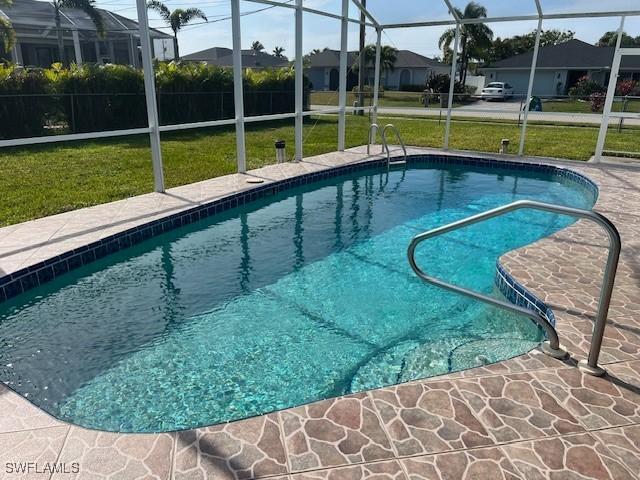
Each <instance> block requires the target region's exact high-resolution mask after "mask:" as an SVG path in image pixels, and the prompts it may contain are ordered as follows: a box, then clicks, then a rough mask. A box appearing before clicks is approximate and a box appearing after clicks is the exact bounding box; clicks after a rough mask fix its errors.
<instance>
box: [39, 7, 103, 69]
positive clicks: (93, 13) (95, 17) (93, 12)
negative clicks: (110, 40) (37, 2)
mask: <svg viewBox="0 0 640 480" xmlns="http://www.w3.org/2000/svg"><path fill="white" fill-rule="evenodd" d="M95 3H96V2H95V0H53V1H52V2H51V4H52V5H53V9H54V12H55V13H54V15H55V21H56V32H57V36H58V61H59V62H63V63H64V62H65V61H66V58H65V55H64V38H63V37H62V17H61V13H60V11H61V10H62V9H63V8H76V9H78V10H82V11H83V12H84V13H86V14H87V15H89V18H90V19H91V21H92V22H93V24H94V25H95V26H96V31H97V33H98V36H99V37H102V36H104V21H103V20H102V15H101V14H100V11H99V10H98V9H97V8H96V6H95Z"/></svg>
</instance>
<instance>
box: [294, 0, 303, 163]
mask: <svg viewBox="0 0 640 480" xmlns="http://www.w3.org/2000/svg"><path fill="white" fill-rule="evenodd" d="M295 15H296V60H295V73H296V78H295V85H296V125H295V139H296V153H295V159H296V161H297V162H299V161H301V160H302V132H303V122H302V110H303V108H304V102H303V99H304V70H303V65H302V0H296V13H295Z"/></svg>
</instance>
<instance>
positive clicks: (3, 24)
mask: <svg viewBox="0 0 640 480" xmlns="http://www.w3.org/2000/svg"><path fill="white" fill-rule="evenodd" d="M12 4H13V2H12V0H0V7H10V6H11V5H12ZM15 43H16V32H15V31H14V30H13V25H11V20H9V19H8V18H5V17H0V45H2V47H3V48H4V51H5V52H9V50H11V49H12V48H13V46H14V45H15Z"/></svg>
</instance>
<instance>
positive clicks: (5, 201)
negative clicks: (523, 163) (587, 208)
mask: <svg viewBox="0 0 640 480" xmlns="http://www.w3.org/2000/svg"><path fill="white" fill-rule="evenodd" d="M380 121H381V123H383V122H384V123H388V122H390V121H391V122H393V123H394V124H395V125H396V126H397V127H398V128H399V130H400V132H401V133H402V135H403V138H404V140H405V142H406V143H407V144H409V145H416V146H426V147H440V146H442V140H443V137H444V122H441V123H439V122H438V121H437V120H436V119H424V118H407V117H395V118H381V119H380ZM367 127H368V119H367V118H366V117H358V116H353V115H349V116H347V145H348V146H356V145H362V144H364V143H365V142H366V137H367ZM337 130H338V129H337V117H336V116H323V117H311V118H310V119H308V121H307V123H306V124H305V131H304V141H305V144H304V145H305V146H304V148H305V156H311V155H316V154H320V153H326V152H330V151H334V150H335V149H336V142H337ZM527 132H528V133H527V144H526V145H527V146H526V153H527V154H529V155H541V156H551V157H561V158H570V159H575V160H587V159H589V158H590V157H591V155H593V152H594V150H595V144H596V139H597V135H598V130H597V128H595V127H568V126H543V125H530V126H529V128H528V130H527ZM293 137H294V131H293V120H291V121H281V122H270V123H267V124H265V123H262V124H257V123H256V124H248V125H247V126H246V144H247V157H248V167H249V168H250V169H253V168H257V167H260V166H263V165H267V164H270V163H273V162H274V161H275V154H274V146H273V142H274V141H275V140H277V139H284V140H286V142H287V150H288V154H289V156H291V155H292V154H293V143H294V138H293ZM502 138H509V139H510V140H511V144H512V151H513V152H515V151H516V150H517V145H518V141H519V129H518V127H517V126H516V125H513V124H501V123H486V122H472V121H454V122H453V123H452V130H451V147H452V148H455V149H461V150H479V151H485V152H496V151H497V150H498V146H499V143H500V140H501V139H502ZM606 148H607V149H609V150H622V151H636V152H637V151H640V135H638V131H637V130H623V132H622V133H616V132H615V131H613V130H611V131H610V133H609V136H608V137H607V145H606ZM162 151H163V160H164V169H165V178H166V184H167V187H168V188H170V187H175V186H178V185H184V184H187V183H192V182H196V181H200V180H204V179H207V178H212V177H216V176H220V175H226V174H229V173H233V172H235V169H236V165H235V131H234V129H233V128H232V127H224V128H209V129H198V130H191V131H181V132H171V133H165V134H162ZM152 190H153V178H152V171H151V155H150V152H149V142H148V137H147V136H146V135H141V136H135V137H121V138H113V139H101V140H94V141H82V142H68V143H64V144H50V145H38V146H32V147H16V148H11V149H2V150H0V192H2V197H1V200H0V225H3V226H4V225H9V224H13V223H18V222H22V221H26V220H30V219H33V218H38V217H42V216H46V215H52V214H55V213H60V212H64V211H68V210H73V209H77V208H81V207H86V206H90V205H95V204H99V203H105V202H109V201H113V200H117V199H121V198H125V197H128V196H132V195H139V194H142V193H146V192H150V191H152Z"/></svg>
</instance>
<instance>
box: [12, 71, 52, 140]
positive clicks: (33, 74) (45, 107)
mask: <svg viewBox="0 0 640 480" xmlns="http://www.w3.org/2000/svg"><path fill="white" fill-rule="evenodd" d="M48 93H50V85H49V82H48V80H47V78H46V77H45V76H44V74H43V72H42V71H41V70H25V69H22V68H17V67H15V66H14V65H2V64H0V96H2V98H1V99H0V138H16V137H33V136H37V135H41V134H42V133H43V131H44V127H45V125H46V123H47V118H48V116H49V115H52V114H53V113H54V111H55V108H54V102H53V100H52V98H51V97H49V96H47V94H48Z"/></svg>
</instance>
